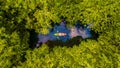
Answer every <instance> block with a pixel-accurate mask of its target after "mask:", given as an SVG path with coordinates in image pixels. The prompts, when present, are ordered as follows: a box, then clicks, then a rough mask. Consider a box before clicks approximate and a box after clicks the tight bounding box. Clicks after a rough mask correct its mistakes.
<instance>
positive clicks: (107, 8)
mask: <svg viewBox="0 0 120 68" xmlns="http://www.w3.org/2000/svg"><path fill="white" fill-rule="evenodd" d="M119 6H120V0H0V68H57V67H58V68H97V67H98V68H119V67H120V7H119ZM61 17H64V18H65V17H66V21H67V24H68V25H67V26H69V27H71V26H73V25H74V24H75V21H76V20H80V21H82V23H83V24H88V23H93V24H94V27H93V28H92V30H93V31H95V33H98V34H99V37H98V38H97V39H95V40H93V39H86V40H83V41H81V42H80V43H78V42H77V41H78V40H76V39H74V40H72V41H75V40H76V41H75V44H73V43H69V44H64V45H65V46H61V44H56V43H60V42H61V41H56V42H55V44H52V43H54V42H52V41H50V42H48V43H46V44H43V45H42V46H41V47H39V48H34V49H31V48H33V47H34V46H33V45H35V44H36V43H37V41H36V40H37V37H35V36H36V35H37V34H39V33H43V34H47V33H48V32H49V30H48V28H52V27H53V26H54V25H51V24H59V23H60V22H61ZM30 41H33V42H34V43H31V42H30ZM71 44H72V47H67V46H69V45H70V46H71ZM48 45H49V46H51V47H53V48H50V47H48Z"/></svg>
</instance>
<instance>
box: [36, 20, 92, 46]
mask: <svg viewBox="0 0 120 68" xmlns="http://www.w3.org/2000/svg"><path fill="white" fill-rule="evenodd" d="M91 26H92V25H91V24H88V25H86V27H84V25H83V24H82V23H81V22H80V21H77V22H76V24H75V26H74V27H72V28H68V27H67V26H66V22H65V21H63V22H61V23H60V25H54V27H53V29H50V32H49V34H46V35H43V34H39V35H38V42H37V44H36V47H39V46H40V44H42V43H46V42H48V41H55V40H61V41H62V42H66V41H67V40H70V39H72V38H74V37H77V36H80V37H82V39H86V38H91V37H92V34H91V29H90V27H91Z"/></svg>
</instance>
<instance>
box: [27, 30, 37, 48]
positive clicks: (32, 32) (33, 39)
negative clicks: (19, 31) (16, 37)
mask: <svg viewBox="0 0 120 68" xmlns="http://www.w3.org/2000/svg"><path fill="white" fill-rule="evenodd" d="M27 31H28V32H29V34H30V36H29V42H28V43H29V48H32V49H33V48H35V45H36V43H37V41H38V38H37V36H38V33H36V32H35V30H34V29H27Z"/></svg>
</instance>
